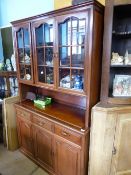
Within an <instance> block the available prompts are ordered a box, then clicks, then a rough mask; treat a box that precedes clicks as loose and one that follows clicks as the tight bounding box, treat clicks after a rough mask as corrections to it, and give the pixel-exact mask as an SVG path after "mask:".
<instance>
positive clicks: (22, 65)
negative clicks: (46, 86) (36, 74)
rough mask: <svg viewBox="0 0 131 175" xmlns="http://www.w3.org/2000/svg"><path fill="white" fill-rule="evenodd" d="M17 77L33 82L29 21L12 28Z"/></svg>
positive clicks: (22, 80)
mask: <svg viewBox="0 0 131 175" xmlns="http://www.w3.org/2000/svg"><path fill="white" fill-rule="evenodd" d="M13 32H14V38H15V39H14V44H15V53H16V58H17V59H16V61H17V70H18V78H19V81H20V82H24V83H26V84H32V83H33V64H32V49H31V48H32V46H31V32H30V23H24V24H20V25H18V26H16V27H14V28H13Z"/></svg>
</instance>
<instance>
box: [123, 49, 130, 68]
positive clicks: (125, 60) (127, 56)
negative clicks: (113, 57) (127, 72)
mask: <svg viewBox="0 0 131 175" xmlns="http://www.w3.org/2000/svg"><path fill="white" fill-rule="evenodd" d="M124 63H125V65H131V54H128V50H126V53H125V57H124Z"/></svg>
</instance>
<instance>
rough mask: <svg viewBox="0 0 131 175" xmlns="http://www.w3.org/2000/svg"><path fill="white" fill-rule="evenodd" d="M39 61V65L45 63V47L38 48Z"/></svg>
mask: <svg viewBox="0 0 131 175" xmlns="http://www.w3.org/2000/svg"><path fill="white" fill-rule="evenodd" d="M37 61H38V65H44V49H43V48H39V49H37Z"/></svg>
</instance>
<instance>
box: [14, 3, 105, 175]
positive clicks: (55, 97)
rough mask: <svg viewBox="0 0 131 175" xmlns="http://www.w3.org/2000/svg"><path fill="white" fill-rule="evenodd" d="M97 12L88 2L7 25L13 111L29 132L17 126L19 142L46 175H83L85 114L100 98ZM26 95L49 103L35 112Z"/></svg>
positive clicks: (99, 8)
mask: <svg viewBox="0 0 131 175" xmlns="http://www.w3.org/2000/svg"><path fill="white" fill-rule="evenodd" d="M103 12H104V7H103V6H102V5H101V4H100V3H99V2H97V1H95V0H91V1H88V2H85V3H82V4H79V5H75V6H70V7H67V8H63V9H59V10H55V11H52V12H48V13H45V14H41V15H37V16H34V17H29V18H26V19H21V20H19V21H13V22H12V25H13V36H14V50H15V55H16V60H17V70H18V71H17V73H18V78H19V95H20V103H19V104H16V112H17V113H18V115H17V116H19V115H20V113H19V112H18V111H19V110H18V108H21V109H23V110H21V113H22V114H23V115H22V116H20V118H21V119H22V120H23V118H24V121H26V120H27V121H28V122H29V123H30V129H31V131H30V130H29V131H30V132H31V133H29V131H28V130H27V128H26V130H25V129H24V127H22V126H20V125H21V124H20V125H18V132H19V133H20V130H19V128H20V127H22V128H21V130H25V131H21V134H19V137H20V139H19V140H21V137H24V139H25V147H26V145H28V138H30V139H31V140H32V142H33V144H32V147H33V155H32V156H31V154H30V155H28V153H27V151H25V152H24V151H23V152H24V153H25V154H26V155H27V156H29V157H30V158H31V159H33V161H36V163H37V164H39V165H40V166H42V167H43V168H44V169H45V170H47V171H48V172H49V173H51V174H56V175H58V174H59V175H66V174H68V175H77V174H78V175H86V174H87V162H88V142H89V137H88V136H89V127H90V112H91V107H92V106H93V105H95V104H96V103H97V102H98V101H99V97H100V79H101V51H102V40H103V38H102V36H103ZM28 92H31V93H28ZM32 93H34V94H35V95H33V97H34V96H36V98H39V97H41V98H43V97H51V98H52V103H51V104H50V105H47V106H45V108H44V109H43V110H42V109H38V108H37V107H36V106H34V102H33V99H32V96H30V95H29V94H32ZM25 111H26V113H25ZM27 113H28V114H27ZM26 131H27V135H28V137H25V134H24V132H26ZM29 134H30V135H29ZM29 136H30V137H29ZM30 139H29V140H30ZM29 142H30V141H29ZM32 142H30V143H32ZM54 145H55V147H54ZM22 148H23V149H22ZM20 149H21V150H24V146H23V145H22V144H21V142H20ZM25 150H26V149H25ZM65 156H66V157H65Z"/></svg>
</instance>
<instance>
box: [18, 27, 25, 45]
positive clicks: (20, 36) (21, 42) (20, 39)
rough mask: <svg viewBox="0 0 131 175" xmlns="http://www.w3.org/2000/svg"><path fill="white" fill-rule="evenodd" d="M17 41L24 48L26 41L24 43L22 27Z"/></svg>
mask: <svg viewBox="0 0 131 175" xmlns="http://www.w3.org/2000/svg"><path fill="white" fill-rule="evenodd" d="M17 41H18V48H23V47H24V43H23V29H20V30H19V31H18V32H17Z"/></svg>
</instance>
